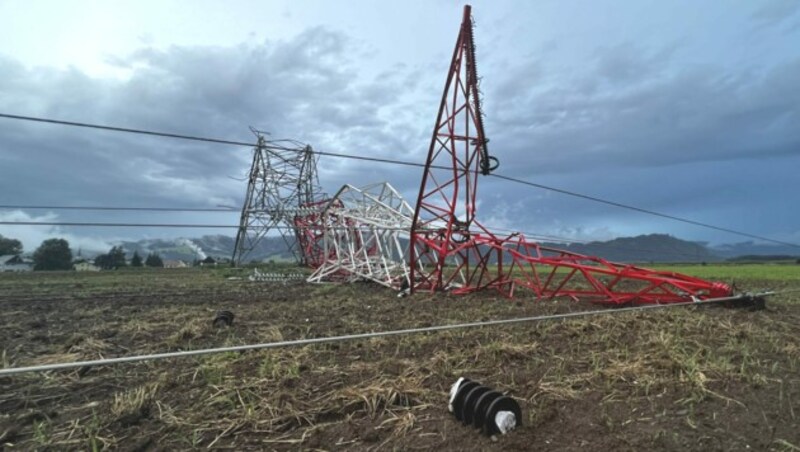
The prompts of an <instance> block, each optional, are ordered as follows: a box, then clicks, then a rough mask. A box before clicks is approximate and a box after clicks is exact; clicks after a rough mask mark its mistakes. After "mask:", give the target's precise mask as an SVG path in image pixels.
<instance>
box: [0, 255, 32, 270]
mask: <svg viewBox="0 0 800 452" xmlns="http://www.w3.org/2000/svg"><path fill="white" fill-rule="evenodd" d="M31 270H33V265H31V264H29V263H27V262H25V261H23V260H22V258H21V257H19V256H18V255H14V254H7V255H5V256H0V272H29V271H31Z"/></svg>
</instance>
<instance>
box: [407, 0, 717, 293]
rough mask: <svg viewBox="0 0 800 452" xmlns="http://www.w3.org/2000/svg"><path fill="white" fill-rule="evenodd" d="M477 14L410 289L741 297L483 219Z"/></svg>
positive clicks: (418, 237)
mask: <svg viewBox="0 0 800 452" xmlns="http://www.w3.org/2000/svg"><path fill="white" fill-rule="evenodd" d="M470 13H471V9H470V6H469V5H467V6H465V7H464V16H463V20H462V22H461V28H460V31H459V34H458V40H457V41H456V47H455V50H454V51H453V58H452V61H451V64H450V73H449V74H448V76H447V82H446V84H445V88H444V94H443V96H442V102H441V104H440V106H439V113H438V117H437V119H436V125H435V127H434V130H433V137H432V138H431V144H430V148H429V151H428V157H427V161H426V163H425V170H424V172H423V176H422V183H421V185H420V191H419V197H418V198H417V205H416V207H415V212H414V220H413V222H412V226H411V247H410V250H409V252H410V258H409V265H410V273H411V275H410V276H411V291H412V292H414V291H418V290H430V291H436V290H450V291H452V292H453V293H469V292H473V291H477V290H482V289H496V290H498V291H500V292H501V293H502V294H504V295H506V296H508V297H511V296H513V295H514V291H515V289H516V288H524V289H528V290H530V291H532V292H533V293H534V294H535V295H536V296H537V297H538V298H554V297H562V296H566V297H571V298H573V299H577V298H584V299H589V300H592V301H596V302H601V303H610V304H626V303H670V302H685V301H688V300H698V299H705V298H710V297H725V296H729V295H731V294H732V290H731V288H730V287H729V286H728V285H727V284H724V283H717V282H708V281H704V280H701V279H698V278H693V277H690V276H686V275H681V274H677V273H669V272H657V271H653V270H649V269H645V268H639V267H634V266H630V265H624V264H617V263H613V262H608V261H606V260H604V259H601V258H598V257H590V256H583V255H580V254H576V253H571V252H568V251H563V250H559V249H554V248H546V247H543V246H540V245H539V244H538V243H535V242H529V241H527V240H525V238H524V236H523V235H522V234H511V235H508V236H504V237H500V236H497V235H495V234H493V233H491V232H490V231H489V230H487V229H486V228H485V227H484V226H483V225H481V224H480V222H479V221H478V220H477V218H476V204H477V202H476V199H477V198H476V196H477V189H478V178H479V176H478V175H479V174H484V175H486V174H489V173H491V171H493V170H494V169H495V168H496V167H497V164H498V161H497V160H496V159H495V158H493V157H492V156H490V155H489V151H488V149H487V143H488V142H489V140H488V139H487V138H486V134H485V132H484V127H483V116H482V113H481V101H480V92H479V90H478V76H477V67H476V62H475V45H474V40H473V22H472V17H471V15H470Z"/></svg>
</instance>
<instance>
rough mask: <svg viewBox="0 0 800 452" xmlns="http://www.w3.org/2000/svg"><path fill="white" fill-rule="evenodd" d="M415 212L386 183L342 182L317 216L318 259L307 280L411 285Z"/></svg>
mask: <svg viewBox="0 0 800 452" xmlns="http://www.w3.org/2000/svg"><path fill="white" fill-rule="evenodd" d="M412 215H413V211H412V210H411V206H409V205H408V203H407V202H406V201H405V200H404V199H403V197H402V196H401V195H400V193H398V192H397V190H395V189H394V187H392V186H391V185H389V184H388V183H386V182H384V183H379V184H372V185H367V186H365V187H361V188H356V187H354V186H352V185H349V184H348V185H344V186H343V187H342V188H341V189H340V190H339V191H338V192H337V193H336V195H335V196H334V197H333V198H332V199H331V200H330V201H329V202H328V203H327V205H326V206H325V208H324V209H323V210H322V212H321V213H320V214H319V218H318V221H317V224H318V225H319V229H320V232H321V233H322V237H321V240H317V242H316V243H317V244H319V243H321V249H320V253H319V254H318V255H319V256H320V262H319V266H318V268H317V269H316V271H315V272H314V273H313V274H312V275H311V276H310V277H309V278H308V281H310V282H325V281H338V282H352V281H372V282H376V283H378V284H381V285H384V286H386V287H390V288H394V289H402V288H406V287H408V285H409V270H408V264H407V262H406V260H405V257H406V255H407V248H408V234H409V231H410V229H411V217H412Z"/></svg>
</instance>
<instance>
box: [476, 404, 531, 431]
mask: <svg viewBox="0 0 800 452" xmlns="http://www.w3.org/2000/svg"><path fill="white" fill-rule="evenodd" d="M500 411H511V412H512V413H514V417H515V419H516V421H517V422H516V424H515V426H517V427H518V426H520V425H522V410H520V408H519V404H518V403H517V401H516V400H514V399H512V398H511V397H508V396H503V397H500V398H499V399H495V400H494V401H493V402H492V403H491V404H490V405H489V408H488V409H487V410H486V423H485V424H483V431H484V432H485V433H486V434H487V435H494V434H496V433H500V429H499V428H498V426H497V424H496V423H495V420H494V417H495V416H496V415H497V413H498V412H500Z"/></svg>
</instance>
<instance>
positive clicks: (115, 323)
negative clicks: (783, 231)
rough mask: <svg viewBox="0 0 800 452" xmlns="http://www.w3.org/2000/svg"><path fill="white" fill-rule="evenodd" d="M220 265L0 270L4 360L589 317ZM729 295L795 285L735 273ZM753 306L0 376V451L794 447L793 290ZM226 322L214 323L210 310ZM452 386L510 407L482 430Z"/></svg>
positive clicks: (797, 382)
mask: <svg viewBox="0 0 800 452" xmlns="http://www.w3.org/2000/svg"><path fill="white" fill-rule="evenodd" d="M231 276H237V274H236V273H234V272H233V271H228V270H226V271H209V270H194V269H188V270H183V269H176V270H164V271H160V272H155V271H142V272H108V273H99V274H78V273H53V274H48V275H44V274H29V275H7V274H0V309H1V310H2V316H0V323H2V328H0V353H2V361H0V365H1V366H2V367H17V366H26V365H35V364H43V363H55V362H65V361H74V360H87V359H97V358H101V357H104V358H108V357H115V356H124V355H132V354H142V353H152V352H161V351H175V350H188V349H196V348H206V347H217V346H225V345H237V344H247V343H256V342H272V341H279V340H289V339H299V338H308V337H320V336H329V335H341V334H351V333H361V332H369V331H382V330H387V329H401V328H410V327H418V326H431V325H438V324H445V323H459V322H465V321H478V320H489V319H499V318H511V317H519V316H530V315H540V314H550V313H556V312H568V311H574V310H586V309H597V308H598V306H593V305H586V304H581V303H576V302H571V301H564V300H562V301H557V302H552V301H548V302H535V301H534V300H532V299H529V298H525V297H521V298H518V299H514V300H508V299H505V298H502V297H499V296H495V295H493V294H491V293H482V294H475V295H471V296H467V297H455V296H449V295H446V294H434V295H431V294H424V295H415V296H413V297H409V298H397V297H396V294H395V293H393V292H390V291H388V290H386V289H383V288H381V287H378V286H375V285H371V284H352V285H324V286H312V285H306V284H288V285H282V284H277V283H272V284H270V283H252V282H249V281H246V280H228V279H227V278H229V277H231ZM737 284H738V285H739V286H740V287H742V288H744V289H759V288H762V287H773V288H778V289H781V288H800V281H798V280H795V281H786V282H779V283H776V282H775V281H770V282H767V281H758V280H746V281H738V283H737ZM767 307H768V308H767V309H766V310H764V311H758V312H750V311H748V310H742V309H725V308H713V307H690V308H671V309H666V310H658V311H649V312H637V313H618V314H610V315H602V316H593V317H586V318H580V319H573V320H567V321H561V322H548V323H531V324H518V325H508V326H495V327H491V328H480V329H470V330H458V331H451V332H440V333H428V334H421V335H412V336H398V337H388V338H377V339H369V340H361V341H352V342H341V343H335V344H323V345H315V346H305V347H297V348H284V349H276V350H270V351H249V352H240V353H226V354H218V355H210V356H204V357H195V358H175V359H168V360H161V361H152V362H143V363H137V364H120V365H115V366H103V367H93V368H82V369H75V370H64V371H52V372H46V373H30V374H23V375H18V376H6V377H0V450H4V449H7V450H31V449H38V450H98V449H103V448H107V449H113V450H183V449H209V448H210V449H233V450H271V449H278V450H297V449H324V450H331V449H356V450H374V449H383V450H391V449H401V450H416V449H419V450H430V449H438V450H465V449H470V450H475V449H485V450H501V449H503V450H645V449H649V450H687V449H688V450H786V451H789V450H800V428H799V427H798V426H799V425H800V418H798V416H800V292H798V293H795V294H791V295H784V296H781V297H775V298H773V299H771V300H769V302H768V305H767ZM219 309H228V310H231V311H232V312H233V313H234V314H235V316H236V317H235V319H234V323H233V326H232V327H229V328H215V327H214V326H212V324H211V319H212V318H213V317H214V313H215V311H216V310H219ZM461 376H466V377H469V378H471V379H473V380H479V381H481V382H483V383H485V384H487V385H489V386H492V387H494V388H496V389H498V390H501V391H503V392H507V393H508V394H510V395H512V396H513V397H515V398H516V399H517V400H518V401H519V403H520V404H521V406H522V411H523V424H524V425H523V426H522V427H521V428H519V429H518V430H515V431H513V432H512V433H510V434H508V435H505V436H500V437H494V438H487V437H485V436H482V435H480V434H479V433H478V432H477V431H476V430H474V429H473V428H471V427H465V426H462V425H460V424H459V423H458V422H457V421H456V420H455V419H454V418H453V417H452V415H451V414H449V413H448V412H447V392H448V390H449V386H450V385H451V384H452V383H453V382H454V381H455V380H456V379H457V378H458V377H461Z"/></svg>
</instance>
